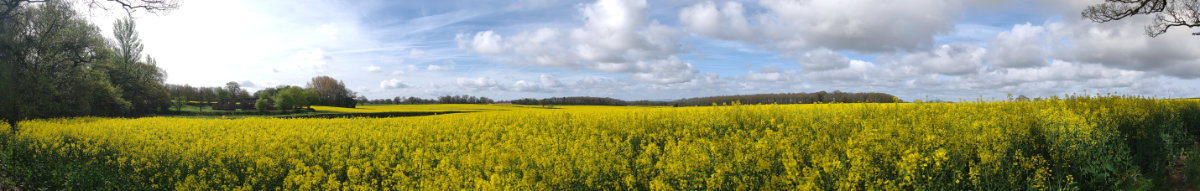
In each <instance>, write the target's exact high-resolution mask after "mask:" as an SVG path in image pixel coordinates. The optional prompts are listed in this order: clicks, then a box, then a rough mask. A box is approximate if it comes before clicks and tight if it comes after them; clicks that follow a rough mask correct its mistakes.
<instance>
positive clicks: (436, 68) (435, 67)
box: [425, 61, 457, 72]
mask: <svg viewBox="0 0 1200 191" xmlns="http://www.w3.org/2000/svg"><path fill="white" fill-rule="evenodd" d="M455 65H457V64H456V63H454V61H446V64H445V65H434V64H430V65H429V66H428V67H425V70H429V71H438V72H441V71H450V70H454V66H455Z"/></svg>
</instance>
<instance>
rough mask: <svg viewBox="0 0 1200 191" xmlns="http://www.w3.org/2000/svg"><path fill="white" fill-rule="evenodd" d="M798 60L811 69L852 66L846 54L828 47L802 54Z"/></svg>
mask: <svg viewBox="0 0 1200 191" xmlns="http://www.w3.org/2000/svg"><path fill="white" fill-rule="evenodd" d="M797 62H799V63H800V66H802V67H804V69H805V70H810V71H822V70H832V69H841V68H846V67H848V66H850V58H846V56H844V55H842V54H839V53H837V52H833V51H831V50H829V49H827V48H818V49H816V50H813V51H808V52H806V53H804V55H801V56H800V59H799V60H797Z"/></svg>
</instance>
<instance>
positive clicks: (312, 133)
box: [3, 97, 1200, 190]
mask: <svg viewBox="0 0 1200 191" xmlns="http://www.w3.org/2000/svg"><path fill="white" fill-rule="evenodd" d="M438 107H441V108H438ZM556 108H558V109H540V108H533V107H520V106H507V105H446V106H439V105H425V106H421V105H413V106H365V107H362V108H359V109H335V108H327V107H316V108H315V109H317V110H324V111H339V112H385V111H433V110H439V111H440V110H445V111H450V110H453V111H462V110H472V111H481V112H473V113H459V114H448V115H436V116H421V117H397V118H341V119H272V118H246V119H185V118H169V117H153V118H139V119H123V118H74V119H49V120H33V121H28V122H24V123H22V125H23V126H22V128H21V130H22V131H21V132H19V133H17V134H15V135H14V134H13V133H12V132H4V134H6V135H7V136H4V137H3V139H4V141H5V142H6V145H7V146H6V147H7V151H6V152H8V154H7V155H6V157H7V158H6V159H5V161H4V162H5V163H6V164H7V165H8V170H9V171H10V172H12V174H14V175H16V176H18V177H19V178H22V179H23V180H36V181H42V182H41V183H43V184H47V185H46V186H47V187H49V188H51V189H66V188H76V189H85V190H89V189H115V190H140V189H151V190H275V189H282V190H413V189H427V190H459V189H482V190H579V189H605V190H610V189H611V190H880V189H883V190H1044V189H1083V190H1094V189H1106V190H1107V189H1136V188H1139V186H1146V185H1150V186H1151V187H1152V186H1155V185H1166V184H1167V182H1168V180H1166V179H1163V178H1160V177H1166V176H1165V174H1167V173H1170V172H1169V171H1170V169H1169V168H1168V167H1169V166H1170V165H1171V164H1172V163H1174V162H1175V161H1176V160H1175V159H1176V158H1178V157H1177V156H1179V155H1181V154H1184V153H1186V152H1187V148H1191V146H1192V145H1193V144H1194V143H1195V142H1196V140H1195V137H1196V135H1197V132H1198V131H1200V130H1198V129H1200V102H1197V101H1194V100H1156V99H1142V98H1130V97H1068V98H1062V99H1051V100H1044V101H1032V102H979V103H903V104H811V105H732V106H712V107H683V108H672V107H611V106H557V107H556ZM1142 188H1144V187H1142Z"/></svg>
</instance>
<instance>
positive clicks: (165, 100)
mask: <svg viewBox="0 0 1200 191" xmlns="http://www.w3.org/2000/svg"><path fill="white" fill-rule="evenodd" d="M113 36H114V37H115V40H114V41H113V48H112V49H113V50H115V51H116V55H115V56H114V57H112V59H111V66H108V67H104V68H106V69H108V73H109V78H110V79H111V80H112V83H113V84H114V85H116V86H117V87H118V88H120V89H121V97H122V98H124V99H125V100H129V101H130V102H131V103H132V104H133V108H132V111H131V112H130V113H131V114H134V115H145V114H150V113H154V112H156V111H160V110H165V109H166V108H167V107H169V106H170V104H171V100H170V95H168V94H167V90H166V87H165V84H164V83H163V81H165V80H166V74H165V73H166V72H164V71H163V70H162V69H160V68H158V65H157V62H156V61H155V60H154V58H152V57H149V56H147V57H146V60H145V62H143V61H142V49H143V48H145V47H144V46H143V45H142V42H141V39H140V38H139V37H138V32H137V24H136V23H135V22H134V21H133V19H132V18H130V17H125V18H123V19H120V20H117V21H116V22H114V23H113Z"/></svg>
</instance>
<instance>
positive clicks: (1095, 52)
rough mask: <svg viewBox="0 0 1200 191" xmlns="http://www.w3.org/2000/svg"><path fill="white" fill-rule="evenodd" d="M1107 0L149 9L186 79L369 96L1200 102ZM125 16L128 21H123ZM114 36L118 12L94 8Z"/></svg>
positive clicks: (561, 0) (145, 34)
mask: <svg viewBox="0 0 1200 191" xmlns="http://www.w3.org/2000/svg"><path fill="white" fill-rule="evenodd" d="M1097 2H1100V0H1060V1H1040V0H1028V1H1022V0H1009V1H1003V0H973V1H962V0H904V1H876V0H758V1H696V0H657V1H645V0H597V1H570V0H520V1H513V0H463V1H459V0H439V1H385V0H378V1H370V0H368V1H332V0H331V1H295V0H254V1H238V0H203V1H200V0H193V1H186V2H184V4H183V6H182V7H181V8H180V9H179V10H176V11H174V12H171V13H169V14H165V15H148V14H137V21H138V25H139V26H138V29H139V31H140V32H141V37H142V38H143V41H144V43H145V46H146V50H145V52H146V53H147V54H149V55H151V56H153V57H155V58H156V59H157V60H158V63H159V66H160V67H162V68H164V69H165V70H166V71H167V73H168V79H167V82H168V83H173V84H191V85H194V86H219V85H223V84H224V83H226V82H229V81H237V82H240V83H241V84H242V86H243V87H247V88H249V89H261V88H263V87H273V86H277V85H284V84H289V85H304V84H305V83H306V82H307V81H308V80H309V79H310V78H312V77H314V76H318V75H329V76H332V77H334V78H337V79H340V80H343V81H345V83H346V84H347V86H348V87H350V88H351V89H353V90H354V91H357V92H358V93H359V94H360V95H365V96H367V97H368V98H372V99H378V98H391V97H395V96H404V97H407V96H418V97H434V96H441V95H457V94H471V95H480V96H487V97H492V98H496V99H513V98H521V97H535V98H542V97H552V96H602V97H615V98H621V99H651V100H667V99H677V98H684V97H698V96H712V95H730V94H753V93H781V92H815V91H833V90H841V91H848V92H884V93H891V94H894V95H897V96H900V97H901V99H905V100H913V99H934V98H940V99H949V100H956V99H959V98H964V99H975V98H979V97H983V98H985V99H992V98H1004V97H1005V95H1007V94H1013V95H1029V96H1048V95H1063V94H1070V93H1076V94H1079V93H1088V94H1096V93H1116V94H1132V95H1144V96H1157V97H1197V96H1200V89H1198V88H1200V80H1197V78H1198V77H1200V37H1197V36H1192V35H1191V33H1192V32H1195V30H1193V29H1187V28H1175V29H1172V30H1171V31H1169V32H1168V33H1166V34H1163V35H1161V36H1159V37H1157V38H1150V37H1147V36H1146V35H1145V33H1144V27H1145V25H1146V24H1148V23H1149V20H1150V19H1152V18H1151V17H1150V16H1138V17H1134V18H1128V19H1125V20H1121V21H1117V22H1110V23H1102V24H1098V23H1093V22H1091V21H1088V20H1085V19H1083V18H1082V17H1081V16H1080V12H1081V10H1083V8H1084V7H1086V6H1087V5H1089V4H1093V3H1097ZM122 14H123V13H122ZM92 15H93V17H94V18H93V20H94V22H96V23H99V25H100V26H101V28H104V29H105V31H106V32H107V31H111V29H110V28H111V26H112V25H111V23H112V22H113V18H114V16H112V15H111V14H110V15H106V14H96V13H93V14H92Z"/></svg>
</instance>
